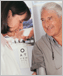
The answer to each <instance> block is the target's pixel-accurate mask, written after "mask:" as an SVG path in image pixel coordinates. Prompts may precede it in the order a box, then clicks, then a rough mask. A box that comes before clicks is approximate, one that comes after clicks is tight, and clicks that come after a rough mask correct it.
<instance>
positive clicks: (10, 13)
mask: <svg viewBox="0 0 63 76" xmlns="http://www.w3.org/2000/svg"><path fill="white" fill-rule="evenodd" d="M9 17H12V11H11V10H9V12H8V18H9Z"/></svg>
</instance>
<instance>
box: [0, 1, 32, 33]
mask: <svg viewBox="0 0 63 76" xmlns="http://www.w3.org/2000/svg"><path fill="white" fill-rule="evenodd" d="M9 10H11V11H12V15H13V16H14V15H15V14H18V15H23V14H24V13H25V12H27V17H26V18H25V21H27V20H28V19H29V18H30V17H31V13H30V10H29V8H28V6H27V5H26V4H25V2H23V1H1V33H2V34H5V33H7V32H9V27H8V25H7V16H8V12H9Z"/></svg>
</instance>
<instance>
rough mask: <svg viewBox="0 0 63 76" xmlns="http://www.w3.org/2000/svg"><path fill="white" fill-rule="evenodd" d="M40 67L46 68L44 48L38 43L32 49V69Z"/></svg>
mask: <svg viewBox="0 0 63 76" xmlns="http://www.w3.org/2000/svg"><path fill="white" fill-rule="evenodd" d="M39 67H44V68H45V62H44V56H43V53H42V50H40V48H39V47H38V45H37V44H35V45H34V47H33V50H32V67H31V71H34V70H36V69H38V68H39Z"/></svg>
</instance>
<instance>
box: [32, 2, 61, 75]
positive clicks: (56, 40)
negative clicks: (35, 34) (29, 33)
mask: <svg viewBox="0 0 63 76" xmlns="http://www.w3.org/2000/svg"><path fill="white" fill-rule="evenodd" d="M41 21H42V26H43V28H44V31H45V32H46V35H44V36H42V37H41V39H40V40H38V41H37V42H36V43H35V45H34V48H33V52H32V67H31V70H32V71H35V72H34V73H33V75H36V74H37V72H36V70H38V71H39V74H46V75H62V7H61V6H60V5H58V4H57V3H54V2H50V3H46V4H45V5H44V6H43V8H42V10H41Z"/></svg>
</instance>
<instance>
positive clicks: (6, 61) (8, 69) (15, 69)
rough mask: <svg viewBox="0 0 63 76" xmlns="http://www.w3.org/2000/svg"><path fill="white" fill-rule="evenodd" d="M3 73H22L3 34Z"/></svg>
mask: <svg viewBox="0 0 63 76" xmlns="http://www.w3.org/2000/svg"><path fill="white" fill-rule="evenodd" d="M1 75H21V71H20V69H19V66H18V64H17V62H16V59H15V57H14V54H13V51H12V49H11V47H10V46H9V44H8V42H7V41H6V40H5V38H4V37H3V36H2V35H1Z"/></svg>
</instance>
